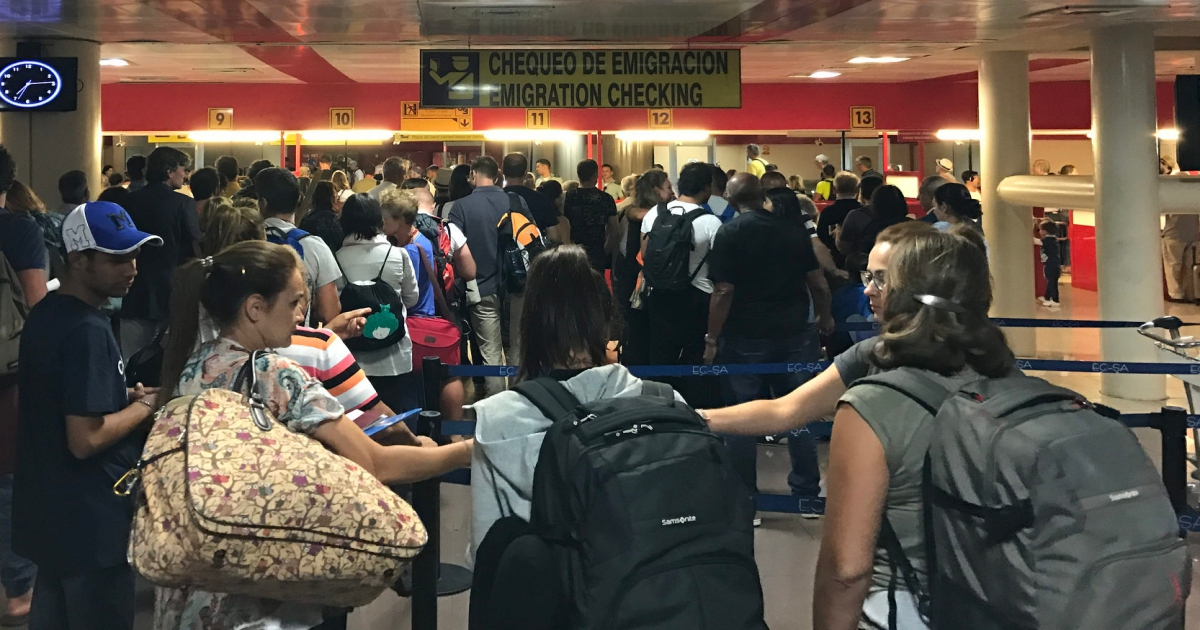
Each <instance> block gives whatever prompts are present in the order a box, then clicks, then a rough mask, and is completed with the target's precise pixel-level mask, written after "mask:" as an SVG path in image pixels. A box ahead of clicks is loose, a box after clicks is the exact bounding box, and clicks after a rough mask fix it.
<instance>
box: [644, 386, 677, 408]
mask: <svg viewBox="0 0 1200 630" xmlns="http://www.w3.org/2000/svg"><path fill="white" fill-rule="evenodd" d="M642 395H643V396H653V397H655V398H662V399H663V400H666V401H667V402H672V403H673V402H675V390H674V389H673V388H672V387H671V386H670V385H667V384H666V383H657V382H655V381H642Z"/></svg>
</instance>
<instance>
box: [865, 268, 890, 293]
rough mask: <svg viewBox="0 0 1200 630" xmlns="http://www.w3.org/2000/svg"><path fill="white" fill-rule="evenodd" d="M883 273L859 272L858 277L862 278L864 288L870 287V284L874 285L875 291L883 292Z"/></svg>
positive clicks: (884, 280)
mask: <svg viewBox="0 0 1200 630" xmlns="http://www.w3.org/2000/svg"><path fill="white" fill-rule="evenodd" d="M885 273H887V272H885V271H876V272H875V273H871V272H870V271H862V272H860V274H859V277H860V278H862V283H863V287H864V288H867V287H870V286H871V285H872V284H874V285H875V288H876V289H879V290H880V291H883V290H884V289H886V288H887V279H886V277H885V275H884V274H885Z"/></svg>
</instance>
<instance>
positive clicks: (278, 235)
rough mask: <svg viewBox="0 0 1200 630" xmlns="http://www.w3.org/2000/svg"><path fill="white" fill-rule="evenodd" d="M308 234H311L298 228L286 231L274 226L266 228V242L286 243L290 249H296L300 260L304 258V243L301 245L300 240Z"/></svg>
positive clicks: (308, 235)
mask: <svg viewBox="0 0 1200 630" xmlns="http://www.w3.org/2000/svg"><path fill="white" fill-rule="evenodd" d="M310 236H312V234H309V233H308V232H305V231H304V230H301V229H300V228H292V229H290V230H288V231H287V232H284V231H283V230H281V229H279V228H275V227H269V228H267V241H268V242H271V243H275V244H276V245H287V246H289V247H291V248H292V249H294V250H296V253H297V254H299V255H300V258H301V260H303V259H304V245H302V244H301V243H300V241H301V240H303V239H306V238H308V237H310Z"/></svg>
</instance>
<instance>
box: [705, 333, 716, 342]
mask: <svg viewBox="0 0 1200 630" xmlns="http://www.w3.org/2000/svg"><path fill="white" fill-rule="evenodd" d="M704 343H712V344H715V343H717V338H716V337H714V336H712V335H709V334H707V333H706V334H705V335H704Z"/></svg>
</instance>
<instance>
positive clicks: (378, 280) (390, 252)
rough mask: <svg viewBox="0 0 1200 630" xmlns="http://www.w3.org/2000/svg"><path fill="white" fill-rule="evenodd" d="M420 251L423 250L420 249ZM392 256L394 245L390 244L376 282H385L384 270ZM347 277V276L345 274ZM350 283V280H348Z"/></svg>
mask: <svg viewBox="0 0 1200 630" xmlns="http://www.w3.org/2000/svg"><path fill="white" fill-rule="evenodd" d="M417 249H418V250H420V249H421V248H420V247H418V248H417ZM391 255H392V244H391V243H388V248H387V253H386V254H384V255H383V264H382V265H379V273H377V274H375V282H383V270H384V269H385V268H386V267H387V261H388V257H389V256H391ZM341 267H342V263H338V269H341ZM343 275H345V274H343ZM347 281H348V280H347Z"/></svg>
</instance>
